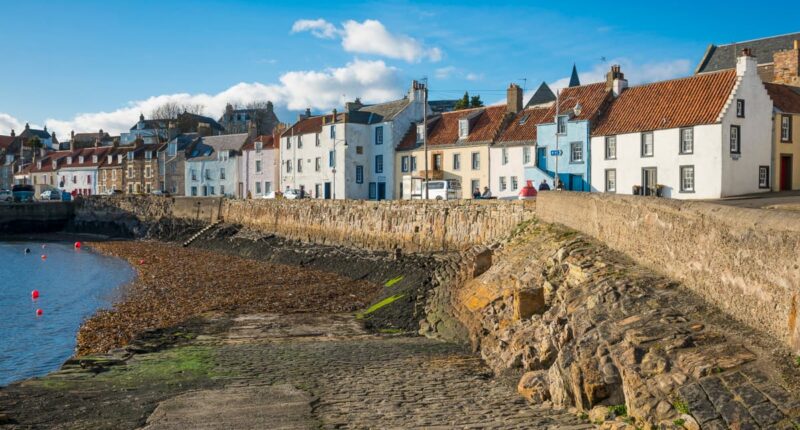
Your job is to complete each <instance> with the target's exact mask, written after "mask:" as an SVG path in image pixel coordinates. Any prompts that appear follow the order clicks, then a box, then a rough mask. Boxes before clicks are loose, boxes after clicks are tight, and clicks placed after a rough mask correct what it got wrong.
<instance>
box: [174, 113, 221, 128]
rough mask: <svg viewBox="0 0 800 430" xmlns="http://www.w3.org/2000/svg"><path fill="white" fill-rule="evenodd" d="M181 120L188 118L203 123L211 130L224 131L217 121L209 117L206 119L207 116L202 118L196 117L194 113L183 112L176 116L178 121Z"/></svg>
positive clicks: (201, 116)
mask: <svg viewBox="0 0 800 430" xmlns="http://www.w3.org/2000/svg"><path fill="white" fill-rule="evenodd" d="M182 118H190V119H192V120H195V121H197V122H204V123H207V124H209V126H210V127H211V128H212V129H213V130H218V131H225V127H223V126H222V125H220V123H218V122H217V120H215V119H214V118H211V117H207V116H203V115H197V114H195V113H190V112H184V113H182V114H178V119H179V120H180V119H182Z"/></svg>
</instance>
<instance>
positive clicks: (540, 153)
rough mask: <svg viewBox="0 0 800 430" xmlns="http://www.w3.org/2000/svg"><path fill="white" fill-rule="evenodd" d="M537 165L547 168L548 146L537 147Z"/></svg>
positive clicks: (543, 168)
mask: <svg viewBox="0 0 800 430" xmlns="http://www.w3.org/2000/svg"><path fill="white" fill-rule="evenodd" d="M536 167H538V168H540V169H542V170H545V171H546V170H547V148H536Z"/></svg>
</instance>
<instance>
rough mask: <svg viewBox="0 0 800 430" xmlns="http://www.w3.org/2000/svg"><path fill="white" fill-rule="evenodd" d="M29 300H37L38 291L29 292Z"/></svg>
mask: <svg viewBox="0 0 800 430" xmlns="http://www.w3.org/2000/svg"><path fill="white" fill-rule="evenodd" d="M31 298H32V299H33V300H36V299H38V298H39V290H33V291H31Z"/></svg>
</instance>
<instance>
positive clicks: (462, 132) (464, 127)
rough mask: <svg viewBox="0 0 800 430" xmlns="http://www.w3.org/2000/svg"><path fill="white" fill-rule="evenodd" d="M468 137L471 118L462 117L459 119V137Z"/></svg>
mask: <svg viewBox="0 0 800 430" xmlns="http://www.w3.org/2000/svg"><path fill="white" fill-rule="evenodd" d="M467 137H469V120H468V119H460V120H458V138H459V139H466V138H467Z"/></svg>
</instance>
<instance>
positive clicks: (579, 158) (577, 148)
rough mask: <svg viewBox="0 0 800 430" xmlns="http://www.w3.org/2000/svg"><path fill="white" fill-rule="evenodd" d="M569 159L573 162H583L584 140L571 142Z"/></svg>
mask: <svg viewBox="0 0 800 430" xmlns="http://www.w3.org/2000/svg"><path fill="white" fill-rule="evenodd" d="M569 161H570V162H571V163H583V142H572V143H570V144H569Z"/></svg>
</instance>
